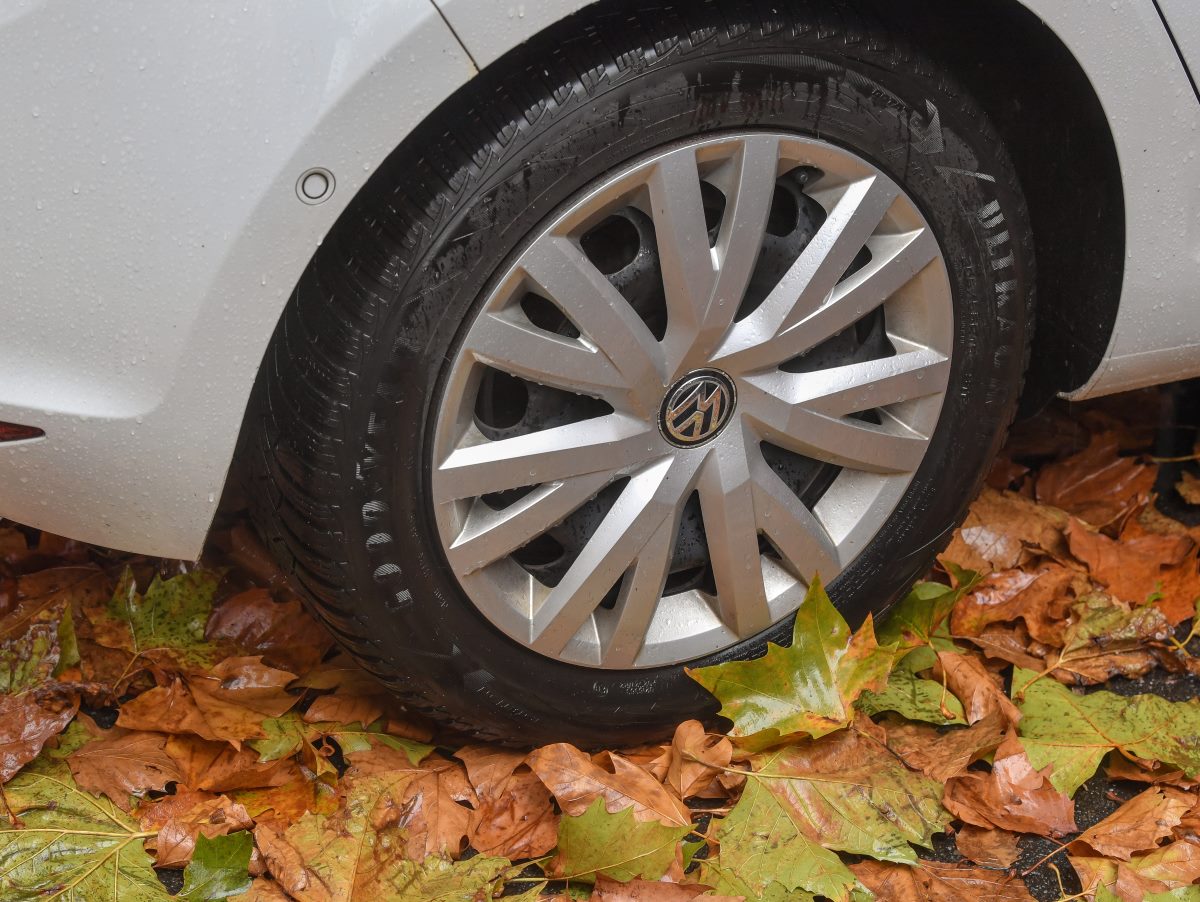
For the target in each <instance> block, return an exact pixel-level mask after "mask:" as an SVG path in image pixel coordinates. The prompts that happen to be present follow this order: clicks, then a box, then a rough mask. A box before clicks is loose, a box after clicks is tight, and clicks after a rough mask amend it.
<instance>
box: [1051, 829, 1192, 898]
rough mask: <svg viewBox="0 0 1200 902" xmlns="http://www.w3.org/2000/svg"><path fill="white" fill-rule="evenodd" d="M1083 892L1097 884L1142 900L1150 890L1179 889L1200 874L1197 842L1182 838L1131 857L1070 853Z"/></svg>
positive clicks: (1122, 894) (1125, 896)
mask: <svg viewBox="0 0 1200 902" xmlns="http://www.w3.org/2000/svg"><path fill="white" fill-rule="evenodd" d="M1070 861H1071V866H1072V867H1073V868H1075V873H1077V874H1078V875H1079V880H1080V883H1081V884H1082V885H1083V888H1084V891H1085V892H1089V893H1092V892H1096V891H1097V890H1098V889H1099V888H1100V887H1104V888H1105V889H1107V890H1109V892H1110V893H1112V894H1113V895H1115V896H1116V897H1117V898H1118V899H1120V900H1122V902H1143V900H1145V899H1146V897H1147V894H1149V893H1159V892H1165V891H1169V890H1172V889H1181V888H1183V887H1186V886H1189V885H1190V884H1192V883H1194V882H1195V881H1196V880H1197V879H1198V878H1200V845H1196V844H1195V843H1191V842H1187V841H1186V840H1181V841H1179V842H1173V843H1168V844H1167V845H1165V846H1162V847H1161V848H1158V849H1155V850H1154V851H1153V852H1148V853H1146V854H1145V855H1139V856H1135V857H1134V858H1132V859H1131V860H1130V861H1113V860H1111V859H1109V858H1097V857H1092V856H1076V855H1072V856H1070Z"/></svg>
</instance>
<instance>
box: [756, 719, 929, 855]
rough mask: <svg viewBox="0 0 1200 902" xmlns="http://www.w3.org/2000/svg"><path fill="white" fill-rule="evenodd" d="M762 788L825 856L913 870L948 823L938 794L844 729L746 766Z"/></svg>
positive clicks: (877, 748) (882, 751)
mask: <svg viewBox="0 0 1200 902" xmlns="http://www.w3.org/2000/svg"><path fill="white" fill-rule="evenodd" d="M752 765H753V769H754V773H755V776H754V777H753V778H751V779H752V780H753V781H754V782H757V783H761V784H762V785H763V786H764V787H765V788H766V789H767V791H768V792H769V793H770V794H771V795H772V796H773V797H774V798H775V799H776V800H777V802H778V804H779V807H780V808H781V809H782V810H783V812H785V813H786V815H787V816H788V817H789V818H790V819H791V820H792V821H793V823H795V825H796V827H797V828H798V829H799V830H800V832H801V833H803V834H804V835H805V836H807V837H808V838H809V839H810V840H812V841H813V842H819V843H820V844H821V845H823V846H825V847H826V848H827V849H834V850H837V851H839V852H848V853H850V854H852V855H869V856H871V857H872V858H879V859H881V860H889V861H898V862H906V863H915V862H916V860H917V858H916V854H915V853H914V852H913V849H912V846H911V845H910V844H911V843H915V844H917V845H921V846H926V847H929V846H930V845H931V843H932V838H931V837H932V835H933V834H934V833H936V832H938V831H939V830H942V829H943V828H944V827H945V826H946V823H947V821H948V820H949V818H948V816H947V813H946V812H945V811H944V810H943V808H942V806H941V795H942V787H941V784H940V783H937V782H936V781H934V780H931V779H929V778H928V777H926V776H924V775H922V774H919V773H914V772H913V771H911V770H909V769H908V768H907V767H905V766H904V765H903V764H901V763H900V762H899V761H898V760H897V759H896V757H895V756H894V755H893V754H892V753H891V752H889V751H888V749H887V747H886V746H884V745H883V744H882V743H881V742H877V741H876V740H875V739H873V738H867V737H866V736H864V735H863V734H862V733H861V732H859V731H858V730H846V731H844V732H840V733H835V734H832V735H830V736H826V737H824V738H822V739H819V740H808V741H804V742H800V743H797V744H795V745H791V746H787V747H785V748H782V749H779V750H777V751H774V752H770V753H766V754H762V755H757V756H755V757H754V758H753V759H752Z"/></svg>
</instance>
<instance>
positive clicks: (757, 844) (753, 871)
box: [700, 779, 862, 902]
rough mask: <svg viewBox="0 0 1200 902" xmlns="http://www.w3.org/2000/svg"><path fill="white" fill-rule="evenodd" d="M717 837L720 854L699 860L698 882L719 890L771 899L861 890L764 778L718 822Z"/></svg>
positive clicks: (846, 900) (838, 898) (845, 896)
mask: <svg viewBox="0 0 1200 902" xmlns="http://www.w3.org/2000/svg"><path fill="white" fill-rule="evenodd" d="M716 840H717V842H716V849H717V851H716V854H714V855H712V856H710V857H709V858H707V859H705V860H704V861H701V862H700V881H701V882H702V883H704V884H705V885H706V886H711V887H713V889H714V890H716V892H718V893H724V894H727V895H730V896H734V897H736V896H744V897H745V898H746V899H762V900H769V902H785V900H790V899H795V898H796V896H795V895H792V894H794V893H805V894H808V893H811V894H816V895H820V896H823V897H825V898H827V899H832V900H834V902H850V898H851V893H852V892H853V891H855V890H861V889H862V885H861V884H860V883H859V882H858V880H857V879H856V878H855V876H854V875H853V874H852V873H851V872H850V870H849V869H848V868H847V867H846V865H845V864H843V863H842V860H841V859H840V858H838V856H837V855H835V854H834V853H833V852H830V851H829V850H828V849H825V848H823V847H822V846H821V845H820V843H818V842H817V841H815V840H813V839H810V838H809V837H808V836H807V835H805V833H803V832H801V830H800V829H799V828H798V827H797V826H796V824H795V823H794V822H793V820H792V819H791V817H789V815H788V812H787V811H786V810H785V809H784V808H783V807H782V806H781V804H780V802H779V800H778V799H777V798H776V797H775V796H774V795H773V794H772V793H770V792H768V791H767V789H766V787H765V786H764V785H763V782H762V781H761V780H757V779H756V780H751V781H749V782H748V783H747V784H746V791H745V792H744V793H743V794H742V797H741V799H740V800H739V801H738V803H737V805H736V806H734V809H733V811H731V812H730V813H729V816H728V817H726V818H724V819H722V820H721V821H720V822H719V823H718V824H717V828H716ZM800 898H801V899H806V898H809V897H808V896H807V895H801V896H800Z"/></svg>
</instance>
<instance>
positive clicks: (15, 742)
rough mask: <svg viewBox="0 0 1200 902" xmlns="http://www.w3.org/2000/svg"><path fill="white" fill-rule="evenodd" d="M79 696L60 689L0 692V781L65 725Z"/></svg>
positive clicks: (69, 719) (77, 706) (39, 750)
mask: <svg viewBox="0 0 1200 902" xmlns="http://www.w3.org/2000/svg"><path fill="white" fill-rule="evenodd" d="M77 710H79V699H78V698H76V697H75V696H74V695H71V694H68V693H64V692H45V693H42V692H26V693H23V694H21V695H0V783H7V782H8V781H9V780H11V779H12V777H13V775H14V774H16V772H17V771H19V770H20V769H21V768H22V767H24V766H25V765H26V764H28V763H29V762H30V761H32V760H33V759H34V758H36V757H37V756H38V754H39V753H40V752H41V751H42V746H44V745H45V744H46V741H47V740H49V739H51V738H53V737H54V736H57V735H58V734H59V733H61V732H62V731H63V730H65V729H66V728H67V724H69V723H70V722H71V718H72V717H74V716H75V712H76V711H77Z"/></svg>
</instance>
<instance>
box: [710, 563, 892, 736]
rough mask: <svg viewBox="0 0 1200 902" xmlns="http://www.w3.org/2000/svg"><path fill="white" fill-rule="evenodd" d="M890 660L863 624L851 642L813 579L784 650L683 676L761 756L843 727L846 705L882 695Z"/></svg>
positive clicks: (772, 648)
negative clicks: (711, 698)
mask: <svg viewBox="0 0 1200 902" xmlns="http://www.w3.org/2000/svg"><path fill="white" fill-rule="evenodd" d="M894 660H895V649H894V648H893V647H891V646H883V647H881V646H879V645H878V643H877V642H876V641H875V632H874V628H873V626H872V621H871V618H870V617H869V616H868V617H867V620H866V622H865V623H864V624H863V625H862V627H861V628H859V630H858V632H856V633H854V634H853V635H851V633H850V627H849V626H848V625H847V624H846V621H845V619H844V618H843V617H842V615H841V614H839V613H838V612H837V609H836V608H834V606H833V604H832V602H830V600H829V596H828V595H826V594H825V590H824V588H823V587H822V586H821V583H820V581H819V580H817V579H814V580H813V583H812V585H811V586H809V589H808V593H807V594H806V595H805V597H804V601H803V602H801V604H800V609H799V611H797V612H796V623H795V627H794V630H793V633H792V644H791V646H790V647H784V646H779V645H774V644H772V643H768V645H767V652H766V654H765V655H764V656H763V657H761V658H758V659H756V660H753V661H731V662H729V663H726V664H716V665H714V666H712V667H700V668H697V669H695V670H689V671H688V675H689V676H691V678H692V679H694V680H695V681H696V682H698V683H699V684H700V685H701V686H703V687H704V688H705V689H707V690H708V691H709V692H711V693H712V694H713V695H714V696H716V697H717V699H718V700H719V701H720V702H721V716H723V717H726V718H728V719H729V720H731V721H732V722H733V729H732V730H731V731H730V736H733V737H735V738H736V739H737V741H738V744H739V745H741V746H742V747H744V748H747V749H750V750H761V749H765V748H769V747H770V746H772V745H775V744H777V743H779V742H782V741H784V740H786V739H788V738H790V737H796V736H811V737H814V738H815V737H819V736H824V735H826V734H827V733H831V732H833V731H835V730H840V729H842V728H843V727H845V726H846V725H848V724H849V723H850V721H851V720H852V719H853V718H854V701H855V700H856V699H857V698H858V697H859V696H860V695H861V694H862V693H863V692H864V691H865V690H868V689H870V690H873V691H876V692H878V691H881V690H883V689H884V687H885V686H886V685H887V678H888V674H889V673H890V672H891V669H892V665H893V663H894Z"/></svg>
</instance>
